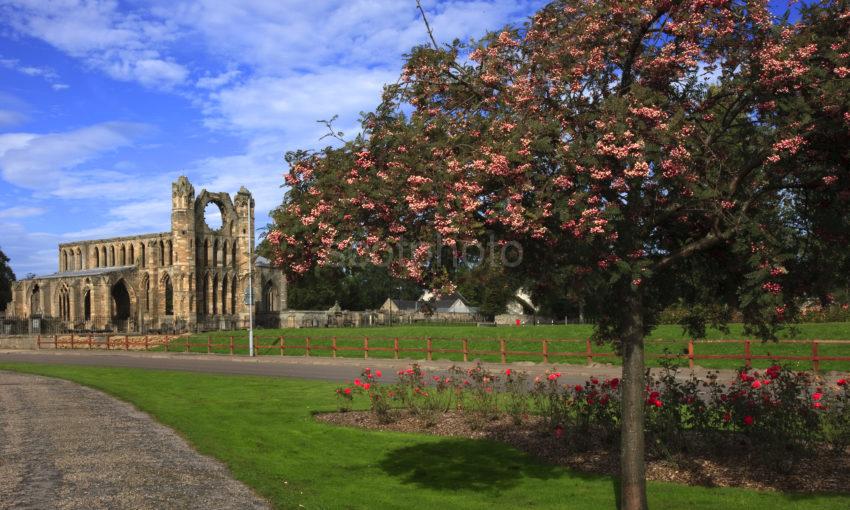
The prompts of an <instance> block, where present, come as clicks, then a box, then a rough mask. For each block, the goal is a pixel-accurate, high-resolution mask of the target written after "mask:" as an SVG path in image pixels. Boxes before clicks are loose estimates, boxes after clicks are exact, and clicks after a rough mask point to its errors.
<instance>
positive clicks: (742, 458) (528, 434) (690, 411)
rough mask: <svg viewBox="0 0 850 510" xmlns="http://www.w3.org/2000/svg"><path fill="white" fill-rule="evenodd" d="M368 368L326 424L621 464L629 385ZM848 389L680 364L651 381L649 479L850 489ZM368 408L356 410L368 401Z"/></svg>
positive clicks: (582, 463)
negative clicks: (390, 375)
mask: <svg viewBox="0 0 850 510" xmlns="http://www.w3.org/2000/svg"><path fill="white" fill-rule="evenodd" d="M381 376H382V374H381V373H380V372H379V371H374V372H373V371H371V370H369V369H366V370H365V371H364V372H363V374H362V375H361V377H360V378H359V379H357V380H355V382H354V385H353V386H344V387H340V388H338V389H337V395H338V396H339V402H340V412H338V413H328V414H324V415H319V419H320V420H322V421H326V422H330V423H335V424H340V425H350V426H358V427H365V428H370V429H380V430H397V431H410V432H425V433H431V434H438V435H451V436H461V437H469V438H489V439H495V440H499V441H504V442H507V443H509V444H511V445H513V446H515V447H517V448H519V449H521V450H523V451H526V452H529V453H531V454H533V455H536V456H538V457H540V458H542V459H544V460H545V461H547V462H552V463H556V464H560V465H564V466H569V467H572V468H575V469H579V470H583V471H589V472H597V473H605V474H616V472H617V471H618V454H617V449H618V445H619V427H620V411H619V410H620V394H619V380H618V379H608V380H599V379H596V378H591V379H589V380H587V381H586V383H585V384H582V385H564V384H562V383H561V382H560V378H561V374H560V373H559V372H557V371H554V370H553V371H549V372H547V374H546V375H545V376H543V377H537V378H535V379H534V380H529V378H528V375H527V374H525V373H523V372H518V371H513V370H510V369H508V370H506V371H504V372H503V373H499V374H495V373H492V372H488V371H487V370H485V369H483V368H482V367H480V366H476V367H474V368H472V369H469V370H461V369H458V368H452V369H450V370H449V371H448V372H447V373H443V374H439V375H437V374H427V373H425V372H423V371H422V370H421V369H420V368H419V367H418V366H417V365H413V366H412V367H410V368H408V369H406V370H402V371H400V372H399V373H398V378H399V382H398V383H396V384H383V383H381V378H382V377H381ZM848 397H850V393H849V392H848V385H847V381H846V380H845V379H839V380H837V381H834V382H832V383H829V384H827V383H826V382H824V381H820V380H817V379H815V378H814V377H813V376H812V375H811V374H809V373H806V372H795V371H790V370H787V369H783V368H782V367H780V366H776V365H775V366H772V367H770V368H769V369H767V370H766V371H763V372H759V371H746V370H742V371H740V372H738V375H737V377H736V378H735V380H734V381H730V382H728V383H726V384H724V383H721V382H720V381H718V380H717V375H716V374H709V376H708V377H707V378H706V379H705V380H699V379H696V378H695V377H693V376H691V377H690V378H682V377H679V376H678V374H677V369H676V368H675V367H672V366H668V367H665V369H664V370H663V371H662V372H661V374H660V375H658V376H652V377H649V376H648V378H647V385H646V434H647V462H648V464H647V476H648V477H649V478H650V479H654V480H669V481H676V482H681V483H688V484H700V485H709V486H714V485H717V486H742V487H750V488H762V489H766V488H772V489H780V490H789V491H807V492H808V491H827V492H848V491H850V487H848V486H847V484H846V483H845V481H846V473H847V472H848V469H850V456H848V455H847V454H848V445H850V403H849V402H850V398H848ZM363 398H365V399H368V402H369V407H370V410H369V411H358V412H354V411H351V409H352V407H353V404H354V403H355V402H356V400H358V399H363Z"/></svg>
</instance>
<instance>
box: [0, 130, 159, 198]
mask: <svg viewBox="0 0 850 510" xmlns="http://www.w3.org/2000/svg"><path fill="white" fill-rule="evenodd" d="M147 130H148V128H147V126H145V125H143V124H136V123H128V122H107V123H103V124H96V125H94V126H89V127H85V128H81V129H77V130H74V131H67V132H64V133H49V134H34V133H6V134H2V135H0V175H2V177H3V178H4V179H5V180H6V181H8V182H10V183H12V184H14V185H16V186H19V187H22V188H28V189H31V190H38V191H40V192H45V193H48V194H50V193H54V194H62V193H63V192H64V191H67V190H69V189H74V188H79V187H81V186H84V185H85V182H84V181H83V180H82V179H84V178H85V177H86V176H85V175H84V174H78V175H75V174H74V172H71V171H70V170H72V169H74V168H75V167H77V166H79V165H80V164H82V163H85V162H87V161H90V160H92V159H94V158H96V157H98V156H100V155H102V154H104V153H107V152H110V151H112V150H115V149H117V148H119V147H122V146H126V145H130V144H131V143H132V142H133V139H134V138H136V137H138V136H140V135H141V134H143V133H144V132H146V131H147ZM98 177H101V178H102V177H109V175H108V174H107V175H103V174H101V175H98ZM112 177H113V178H120V177H121V176H120V175H113V176H112Z"/></svg>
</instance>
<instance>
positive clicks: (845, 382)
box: [835, 379, 847, 386]
mask: <svg viewBox="0 0 850 510" xmlns="http://www.w3.org/2000/svg"><path fill="white" fill-rule="evenodd" d="M835 384H837V385H839V386H846V385H847V379H839V380H837V381H835Z"/></svg>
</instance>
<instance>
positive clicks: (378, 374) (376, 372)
mask: <svg viewBox="0 0 850 510" xmlns="http://www.w3.org/2000/svg"><path fill="white" fill-rule="evenodd" d="M375 375H376V376H378V377H381V376H382V375H383V374H381V371H380V370H375Z"/></svg>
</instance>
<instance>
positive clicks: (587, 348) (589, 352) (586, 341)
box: [584, 338, 593, 365]
mask: <svg viewBox="0 0 850 510" xmlns="http://www.w3.org/2000/svg"><path fill="white" fill-rule="evenodd" d="M584 352H585V354H586V355H587V364H588V365H590V364H592V363H593V351H592V350H591V347H590V338H585V339H584Z"/></svg>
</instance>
